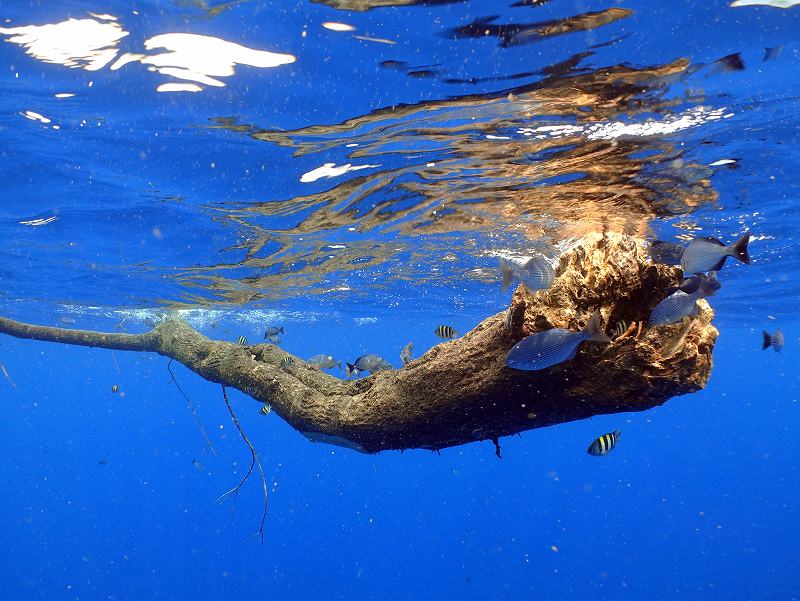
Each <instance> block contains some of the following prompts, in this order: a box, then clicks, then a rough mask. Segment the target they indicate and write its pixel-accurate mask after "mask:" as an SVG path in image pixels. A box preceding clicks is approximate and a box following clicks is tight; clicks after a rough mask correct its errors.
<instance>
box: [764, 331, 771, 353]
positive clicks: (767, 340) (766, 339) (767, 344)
mask: <svg viewBox="0 0 800 601" xmlns="http://www.w3.org/2000/svg"><path fill="white" fill-rule="evenodd" d="M771 346H772V336H770V335H769V332H764V342H762V343H761V350H762V351H764V350H766V349H768V348H769V347H771Z"/></svg>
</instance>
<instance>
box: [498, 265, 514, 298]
mask: <svg viewBox="0 0 800 601" xmlns="http://www.w3.org/2000/svg"><path fill="white" fill-rule="evenodd" d="M500 273H501V274H502V275H503V284H502V286H503V292H505V291H506V290H508V287H509V286H510V285H511V280H513V279H514V272H513V271H511V268H510V267H509V266H508V262H507V261H506V260H505V259H500Z"/></svg>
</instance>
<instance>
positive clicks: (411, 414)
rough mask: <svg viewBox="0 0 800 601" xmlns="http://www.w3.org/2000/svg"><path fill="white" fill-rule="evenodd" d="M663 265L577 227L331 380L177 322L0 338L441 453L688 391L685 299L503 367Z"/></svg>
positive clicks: (694, 362) (628, 314)
mask: <svg viewBox="0 0 800 601" xmlns="http://www.w3.org/2000/svg"><path fill="white" fill-rule="evenodd" d="M679 278H680V271H679V270H678V269H677V268H674V267H669V266H664V265H654V264H652V263H650V261H649V259H648V258H647V255H646V253H645V251H644V247H643V243H642V241H641V240H638V239H635V238H631V237H628V236H623V235H619V234H606V235H600V234H591V235H588V236H586V237H584V238H583V239H581V240H580V242H579V243H578V244H577V245H576V246H574V247H573V249H572V250H571V251H569V252H568V253H566V254H565V255H564V256H563V257H562V259H561V262H560V265H559V267H558V270H557V277H556V280H555V282H554V283H553V285H552V286H551V287H550V289H548V290H543V291H539V292H537V293H535V294H529V293H528V292H526V291H525V290H524V288H522V287H520V288H518V289H517V290H516V292H515V293H514V296H513V299H512V302H511V307H510V309H509V310H510V311H511V328H510V330H509V329H508V328H507V327H506V316H507V313H506V311H503V312H501V313H498V314H497V315H494V316H491V317H488V318H487V319H485V320H484V321H483V322H481V323H480V324H478V326H476V327H475V328H474V329H473V330H471V331H470V332H468V333H467V334H465V335H464V336H463V337H461V338H458V339H456V340H453V341H450V342H446V343H443V344H440V345H438V346H435V347H434V348H432V349H431V350H429V351H428V352H427V353H425V354H424V355H423V356H422V357H420V358H418V359H416V360H414V361H412V362H411V363H410V364H409V365H407V366H405V367H404V368H403V369H400V370H397V371H386V372H380V373H378V374H375V375H373V376H370V377H368V378H363V379H360V380H354V381H343V380H338V379H336V378H334V377H332V376H329V375H327V374H325V373H322V372H320V371H318V370H316V369H314V368H312V367H310V366H308V365H306V364H305V363H303V362H302V361H301V360H299V359H296V360H295V363H294V364H293V365H290V366H288V367H281V366H280V364H281V359H283V358H284V357H286V355H287V354H286V353H285V352H284V351H282V350H281V349H280V348H278V347H276V346H273V345H267V344H259V345H254V346H239V345H234V344H231V343H228V342H219V341H214V340H210V339H208V338H206V337H205V336H203V335H202V334H200V333H199V332H197V331H195V330H194V329H192V328H191V327H189V326H188V325H187V324H186V323H184V322H182V321H178V320H168V321H165V322H163V323H161V324H159V325H158V326H156V328H155V329H154V330H152V331H151V332H148V333H145V334H103V333H99V332H89V331H80V330H64V329H60V328H51V327H43V326H33V325H28V324H22V323H19V322H15V321H12V320H9V319H4V318H0V333H6V334H9V335H12V336H17V337H19V338H31V339H38V340H46V341H53V342H64V343H67V344H78V345H83V346H95V347H102V348H109V349H118V350H136V351H151V352H157V353H160V354H162V355H165V356H167V357H171V358H174V359H175V360H177V361H179V362H181V363H183V364H184V365H185V366H186V367H188V368H189V369H191V370H193V371H194V372H196V373H197V374H199V375H200V376H201V377H203V378H205V379H206V380H209V381H211V382H218V383H222V384H224V385H226V386H231V387H235V388H238V389H239V390H241V391H243V392H245V393H247V394H249V395H250V396H252V397H253V398H255V399H257V400H259V401H261V402H267V403H270V404H271V405H272V407H273V410H274V411H275V412H276V413H277V414H278V415H280V416H281V417H282V418H283V419H285V420H286V421H287V422H288V423H289V424H290V425H291V426H292V427H294V428H295V429H297V430H299V431H300V432H302V433H304V434H305V435H306V436H307V437H309V438H310V439H312V440H318V441H325V442H332V443H335V444H340V445H344V446H350V447H353V448H356V449H358V450H361V451H364V452H368V453H375V452H379V451H382V450H387V449H410V448H422V449H441V448H444V447H449V446H454V445H459V444H464V443H468V442H473V441H478V440H486V439H489V440H491V439H494V438H499V437H500V436H505V435H508V434H514V433H517V432H522V431H525V430H530V429H533V428H541V427H545V426H550V425H553V424H558V423H562V422H568V421H573V420H577V419H583V418H586V417H591V416H593V415H598V414H605V413H615V412H620V411H641V410H645V409H648V408H650V407H654V406H657V405H660V404H662V403H664V402H665V401H666V400H668V399H669V398H671V397H673V396H677V395H681V394H686V393H690V392H694V391H697V390H699V389H701V388H702V387H703V386H704V385H705V384H706V382H707V381H708V378H709V376H710V374H711V367H712V350H713V347H714V343H715V341H716V337H717V330H716V329H715V328H714V327H713V326H712V325H711V319H712V318H713V312H712V310H711V308H710V307H709V306H708V304H707V303H706V302H705V301H703V300H701V301H699V302H698V306H699V311H698V314H697V315H696V316H694V317H689V318H686V319H684V320H683V321H682V322H679V323H677V324H673V325H667V326H658V327H647V326H645V327H644V329H643V331H642V332H641V335H640V336H639V337H638V338H637V337H635V336H627V337H625V338H623V339H621V340H619V341H616V342H612V343H610V344H603V343H594V342H585V343H583V344H581V346H580V348H579V350H578V353H577V356H576V357H575V358H574V359H573V360H571V361H567V362H564V363H561V364H559V365H556V366H553V367H551V368H548V369H544V370H540V371H533V372H524V371H517V370H513V369H510V368H508V367H506V366H505V364H504V358H505V355H506V353H507V352H508V350H509V349H510V348H511V347H512V346H513V345H514V344H516V343H517V342H518V341H519V340H520V339H522V338H523V337H524V336H526V335H528V334H530V333H532V332H536V331H541V330H546V329H549V328H552V327H560V328H567V329H570V330H579V329H581V328H582V327H584V326H585V325H586V323H587V322H588V320H589V318H590V317H591V314H592V313H593V312H594V311H595V310H599V311H600V314H601V316H602V318H603V324H604V327H605V329H606V331H607V332H608V331H610V330H611V328H612V327H613V326H614V324H616V323H617V322H619V321H625V322H627V323H630V322H640V321H646V319H647V316H648V315H649V314H650V311H651V310H652V308H653V307H654V306H655V305H656V304H657V303H658V302H659V301H660V300H661V299H662V298H664V297H665V296H666V295H667V294H668V293H669V288H670V287H672V286H675V285H677V283H678V281H679Z"/></svg>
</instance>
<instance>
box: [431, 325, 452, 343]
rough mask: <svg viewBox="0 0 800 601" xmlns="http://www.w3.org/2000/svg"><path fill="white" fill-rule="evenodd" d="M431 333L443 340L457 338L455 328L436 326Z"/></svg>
mask: <svg viewBox="0 0 800 601" xmlns="http://www.w3.org/2000/svg"><path fill="white" fill-rule="evenodd" d="M433 333H434V334H436V335H437V336H438V337H439V338H444V339H445V340H448V339H451V338H455V337H456V336H458V331H457V330H456V329H455V328H452V327H450V326H445V325H441V326H437V327H436V329H435V330H434V331H433Z"/></svg>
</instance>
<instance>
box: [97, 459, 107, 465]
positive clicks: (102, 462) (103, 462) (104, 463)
mask: <svg viewBox="0 0 800 601" xmlns="http://www.w3.org/2000/svg"><path fill="white" fill-rule="evenodd" d="M107 463H108V461H106V460H105V459H99V460H98V461H97V465H106V464H107Z"/></svg>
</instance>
